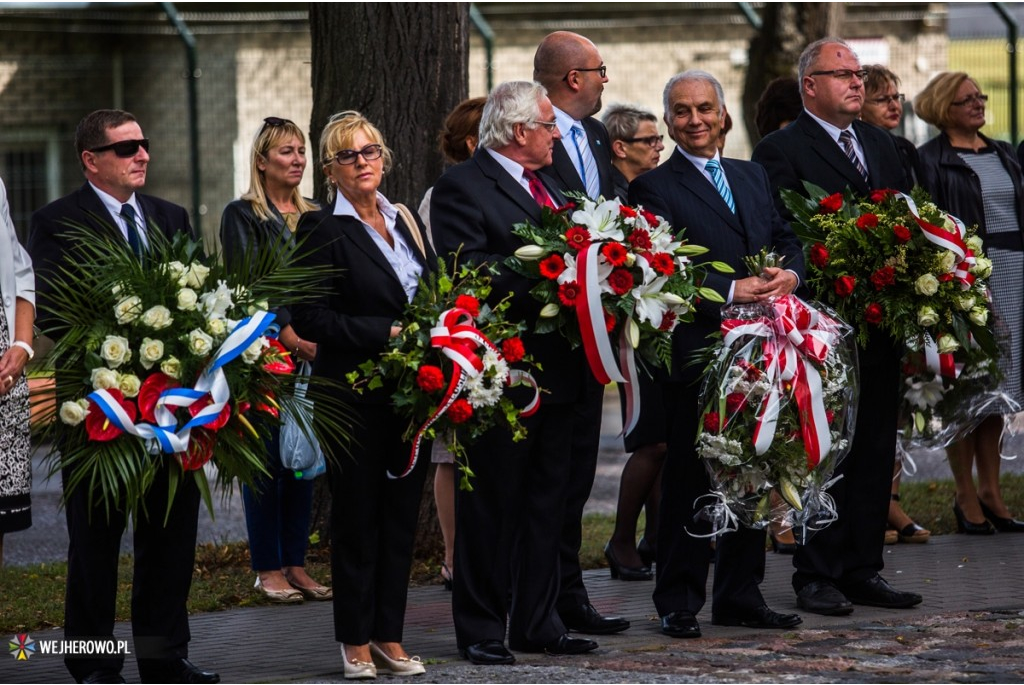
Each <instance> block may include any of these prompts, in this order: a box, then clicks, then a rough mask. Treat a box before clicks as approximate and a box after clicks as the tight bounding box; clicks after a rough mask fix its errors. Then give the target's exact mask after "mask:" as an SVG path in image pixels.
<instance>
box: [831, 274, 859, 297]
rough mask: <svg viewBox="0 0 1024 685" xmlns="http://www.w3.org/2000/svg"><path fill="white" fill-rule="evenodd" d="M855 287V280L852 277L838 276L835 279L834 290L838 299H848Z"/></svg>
mask: <svg viewBox="0 0 1024 685" xmlns="http://www.w3.org/2000/svg"><path fill="white" fill-rule="evenodd" d="M856 287H857V279H856V278H854V277H853V276H840V277H839V278H837V279H836V283H835V289H836V295H838V296H839V297H849V296H850V295H851V294H852V293H853V290H854V288H856Z"/></svg>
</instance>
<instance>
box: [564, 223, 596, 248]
mask: <svg viewBox="0 0 1024 685" xmlns="http://www.w3.org/2000/svg"><path fill="white" fill-rule="evenodd" d="M565 242H566V244H567V245H568V246H569V247H571V248H572V249H574V250H576V251H577V252H579V251H580V250H582V249H583V248H585V247H586V246H587V245H589V244H590V233H589V232H587V229H585V228H583V227H582V226H573V227H572V228H570V229H569V230H568V231H566V232H565Z"/></svg>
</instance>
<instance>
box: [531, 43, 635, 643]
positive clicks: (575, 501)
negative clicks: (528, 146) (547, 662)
mask: <svg viewBox="0 0 1024 685" xmlns="http://www.w3.org/2000/svg"><path fill="white" fill-rule="evenodd" d="M533 78H534V80H535V81H537V82H538V83H540V84H541V85H542V86H544V87H545V88H546V89H547V91H548V98H549V99H550V100H551V106H552V107H553V108H554V112H555V121H557V122H558V132H559V133H560V134H561V137H562V140H561V142H560V143H555V147H554V149H553V150H552V152H551V163H550V165H548V166H546V167H544V168H543V169H541V171H542V172H544V173H546V174H548V175H549V176H551V177H552V178H554V179H555V181H556V183H557V184H558V189H559V190H561V191H575V192H579V193H583V194H584V195H586V196H588V197H590V198H591V199H593V200H596V199H597V198H598V197H601V196H603V197H605V198H608V199H611V198H613V197H614V196H615V186H614V183H613V181H612V163H611V144H610V143H609V142H608V131H606V130H605V128H604V124H602V123H601V122H600V121H598V120H597V119H595V118H594V117H593V115H594V114H596V113H597V111H598V110H600V109H601V93H602V92H603V91H604V84H605V83H607V82H608V76H607V75H606V71H605V66H604V62H603V61H602V60H601V55H600V54H599V53H598V51H597V47H595V46H594V44H593V43H592V42H591V41H590V40H588V39H586V38H584V37H583V36H580V35H578V34H575V33H570V32H569V31H556V32H555V33H552V34H550V35H548V36H547V37H546V38H544V40H543V41H541V44H540V45H539V46H538V47H537V52H536V54H535V55H534V57H533ZM580 373H581V374H582V375H583V379H582V383H583V389H582V391H583V396H582V398H581V401H580V402H578V403H577V404H576V408H575V410H574V412H573V419H572V424H573V440H572V450H571V452H570V467H569V469H570V475H569V489H568V491H567V492H566V497H565V514H564V519H563V521H562V546H561V552H560V555H559V556H560V566H561V585H560V590H559V593H558V603H557V608H558V614H559V615H560V616H561V617H562V621H563V622H564V623H565V625H566V626H567V627H568V628H569V629H571V630H575V631H577V632H581V633H590V634H594V635H607V634H610V633H618V632H620V631H623V630H626V629H627V628H629V621H627V620H626V619H624V618H619V617H612V616H608V617H605V616H601V614H600V613H599V612H598V611H597V609H595V608H594V605H593V604H591V603H590V597H589V595H588V594H587V588H586V586H585V585H584V584H583V570H582V569H581V568H580V545H581V544H582V543H583V526H582V519H583V508H584V506H586V504H587V499H589V498H590V491H591V489H592V488H593V487H594V476H595V474H596V473H597V453H598V450H599V448H600V443H601V414H602V411H603V404H604V385H603V384H601V383H598V382H597V380H596V379H595V378H594V376H593V374H592V373H591V372H590V369H589V367H587V366H586V365H584V367H583V368H582V369H580Z"/></svg>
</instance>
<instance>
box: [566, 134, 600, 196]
mask: <svg viewBox="0 0 1024 685" xmlns="http://www.w3.org/2000/svg"><path fill="white" fill-rule="evenodd" d="M572 142H573V143H575V144H576V158H577V159H578V160H579V162H580V167H579V168H580V178H581V179H582V180H583V187H584V188H586V189H587V195H588V196H590V199H592V200H596V199H597V197H598V196H599V195H600V194H601V183H600V179H599V178H598V177H597V162H596V161H595V160H594V155H593V153H591V152H590V146H589V145H587V135H586V134H585V133H584V132H583V128H582V127H581V126H580V125H579V124H573V126H572Z"/></svg>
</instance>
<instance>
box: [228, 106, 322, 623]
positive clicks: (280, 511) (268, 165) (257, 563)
mask: <svg viewBox="0 0 1024 685" xmlns="http://www.w3.org/2000/svg"><path fill="white" fill-rule="evenodd" d="M305 170H306V138H305V136H304V135H303V134H302V130H301V129H300V128H299V127H298V126H296V125H295V124H294V123H293V122H291V121H288V120H287V119H279V118H277V117H268V118H267V119H265V120H264V121H263V123H262V124H261V125H260V128H259V130H258V131H257V132H256V137H255V138H254V139H253V142H252V149H251V150H250V151H249V189H248V190H247V191H246V192H245V193H244V194H243V195H242V197H241V198H240V199H238V200H235V201H233V202H231V203H230V204H228V206H227V207H225V208H224V212H223V214H221V221H220V241H221V246H222V247H223V249H224V259H225V261H226V262H228V263H229V264H230V263H239V264H240V263H241V261H242V260H243V259H244V258H245V257H246V256H247V253H249V254H250V255H251V253H252V252H253V251H254V250H256V249H257V248H258V247H259V246H260V245H264V246H271V247H272V248H274V249H277V250H280V251H284V250H287V249H289V248H290V247H291V246H292V245H293V244H294V242H295V240H294V237H293V236H294V234H295V228H296V226H298V223H299V215H300V214H301V213H303V212H309V211H312V210H314V209H316V208H317V204H316V203H314V202H313V201H311V200H307V199H305V198H304V197H302V193H300V192H299V184H300V183H301V182H302V175H303V173H304V172H305ZM275 313H276V314H277V322H278V323H279V324H280V325H281V332H280V335H279V340H280V341H281V343H282V344H283V345H284V346H285V347H287V348H288V349H289V350H292V353H293V354H294V355H295V356H296V357H297V358H298V359H301V360H307V361H312V360H313V358H315V357H316V345H315V344H314V343H311V342H309V341H308V340H302V339H301V338H299V336H298V335H297V334H296V333H295V330H294V329H293V328H292V326H291V322H290V321H291V317H290V315H289V313H288V310H286V309H284V308H277V309H276V310H275ZM280 437H281V436H280V432H279V431H278V430H276V429H275V430H273V431H271V443H272V444H271V445H270V450H269V452H270V454H273V455H277V454H278V453H279V452H280ZM267 468H268V470H269V472H270V477H269V478H264V479H262V480H260V481H259V482H257V483H255V484H254V485H253V487H251V488H250V487H248V486H243V487H242V503H243V505H244V507H245V526H246V529H247V530H248V533H249V552H250V556H251V557H252V569H253V571H255V572H256V585H255V587H256V591H257V592H259V593H261V594H262V595H263V596H264V597H266V598H267V599H269V600H270V601H271V602H279V603H285V604H290V603H295V602H302V601H303V599H310V600H328V599H330V598H331V590H330V588H326V587H324V586H323V585H321V584H320V583H318V582H316V581H315V580H313V579H312V578H310V577H309V575H308V574H307V573H306V569H305V564H306V548H307V544H308V540H309V520H310V512H311V509H312V504H313V481H311V480H301V479H297V478H295V476H294V474H293V473H292V472H291V471H288V470H286V469H285V468H284V467H283V465H282V463H281V460H280V459H276V460H274V461H273V462H272V463H269V464H267Z"/></svg>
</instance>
